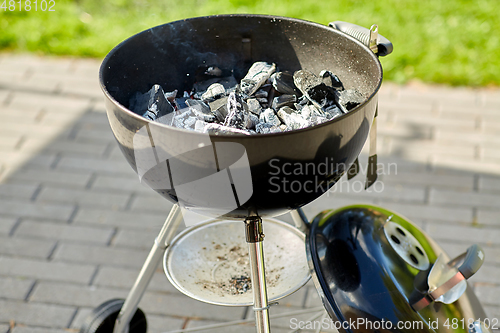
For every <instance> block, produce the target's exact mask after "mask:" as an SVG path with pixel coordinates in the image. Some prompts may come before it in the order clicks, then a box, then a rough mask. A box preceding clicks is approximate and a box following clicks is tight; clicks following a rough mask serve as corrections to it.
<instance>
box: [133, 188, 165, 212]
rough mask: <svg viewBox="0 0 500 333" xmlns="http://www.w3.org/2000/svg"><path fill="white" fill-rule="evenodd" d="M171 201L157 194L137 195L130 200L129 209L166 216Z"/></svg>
mask: <svg viewBox="0 0 500 333" xmlns="http://www.w3.org/2000/svg"><path fill="white" fill-rule="evenodd" d="M172 206H173V203H172V202H171V201H169V200H167V199H165V198H164V197H162V196H160V195H159V194H155V193H152V195H139V196H137V197H136V198H135V200H134V201H133V202H132V207H131V210H132V211H133V212H154V213H156V214H163V215H164V216H167V214H168V212H169V211H170V209H171V208H172Z"/></svg>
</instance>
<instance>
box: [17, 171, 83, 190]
mask: <svg viewBox="0 0 500 333" xmlns="http://www.w3.org/2000/svg"><path fill="white" fill-rule="evenodd" d="M91 174H92V173H91V172H90V171H76V170H73V171H71V172H69V171H68V172H64V171H60V170H57V171H56V170H54V169H53V168H51V167H45V168H44V167H40V166H37V167H33V166H31V167H24V168H21V169H20V170H19V172H16V173H14V174H12V175H11V176H9V179H8V180H9V181H15V180H25V181H35V182H43V183H44V184H58V185H65V186H70V187H71V186H76V187H79V188H83V187H85V185H87V183H88V182H89V180H90V177H91Z"/></svg>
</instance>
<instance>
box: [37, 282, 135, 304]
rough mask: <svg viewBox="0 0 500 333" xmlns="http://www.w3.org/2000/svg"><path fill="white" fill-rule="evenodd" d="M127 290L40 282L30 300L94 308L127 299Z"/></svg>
mask: <svg viewBox="0 0 500 333" xmlns="http://www.w3.org/2000/svg"><path fill="white" fill-rule="evenodd" d="M126 296H127V290H123V289H104V288H96V287H95V286H85V285H76V284H69V283H61V282H58V283H54V282H40V283H38V284H37V285H36V286H35V289H34V290H33V293H32V294H31V297H30V300H31V301H33V302H39V303H47V304H60V305H69V306H75V307H79V306H86V307H92V306H95V305H96V304H101V303H103V302H105V301H107V300H109V299H114V298H125V297H126Z"/></svg>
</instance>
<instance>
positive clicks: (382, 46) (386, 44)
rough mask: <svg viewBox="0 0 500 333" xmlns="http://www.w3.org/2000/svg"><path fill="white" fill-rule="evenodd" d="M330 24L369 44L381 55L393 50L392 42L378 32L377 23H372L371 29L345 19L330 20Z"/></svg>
mask: <svg viewBox="0 0 500 333" xmlns="http://www.w3.org/2000/svg"><path fill="white" fill-rule="evenodd" d="M328 25H329V26H330V27H332V28H334V29H337V30H340V31H342V32H344V33H346V34H348V35H349V36H351V37H354V38H356V39H357V40H359V41H360V42H361V43H363V44H365V45H366V46H368V47H369V48H370V49H371V50H372V51H373V52H375V53H376V54H377V55H378V56H379V57H383V56H386V55H388V54H390V53H391V52H392V49H393V47H392V43H391V42H390V41H389V40H388V39H387V38H385V37H384V36H382V35H379V34H378V27H377V25H372V27H371V28H370V29H367V28H364V27H361V26H359V25H356V24H353V23H349V22H343V21H334V22H330V23H329V24H328ZM374 27H375V28H374ZM372 37H373V39H374V40H376V43H373V41H372ZM372 46H373V48H372ZM375 46H376V47H375Z"/></svg>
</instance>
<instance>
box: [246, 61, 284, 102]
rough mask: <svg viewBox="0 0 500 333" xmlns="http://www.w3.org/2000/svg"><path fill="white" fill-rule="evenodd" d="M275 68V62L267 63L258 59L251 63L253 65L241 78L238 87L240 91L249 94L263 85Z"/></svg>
mask: <svg viewBox="0 0 500 333" xmlns="http://www.w3.org/2000/svg"><path fill="white" fill-rule="evenodd" d="M275 70H276V64H268V63H267V62H264V61H258V62H255V63H253V65H252V66H251V67H250V69H249V70H248V73H247V74H246V75H245V77H244V78H243V79H242V80H241V84H240V89H241V91H242V92H243V93H244V94H246V95H248V96H251V95H252V94H253V93H254V92H256V91H257V89H259V87H260V86H261V85H263V84H264V83H265V82H266V81H267V79H269V77H270V76H271V74H273V73H274V71H275Z"/></svg>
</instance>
